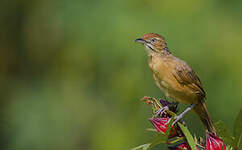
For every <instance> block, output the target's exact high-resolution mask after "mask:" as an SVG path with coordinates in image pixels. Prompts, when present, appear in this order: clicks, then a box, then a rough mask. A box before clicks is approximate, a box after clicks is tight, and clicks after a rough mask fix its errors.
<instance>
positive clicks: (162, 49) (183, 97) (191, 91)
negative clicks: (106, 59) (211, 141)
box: [135, 33, 216, 135]
mask: <svg viewBox="0 0 242 150" xmlns="http://www.w3.org/2000/svg"><path fill="white" fill-rule="evenodd" d="M135 42H138V43H141V44H143V45H144V47H145V50H146V52H147V54H148V66H149V68H150V69H151V72H152V76H153V79H154V81H155V83H156V85H157V86H158V87H159V88H160V90H161V91H163V93H164V95H165V96H166V97H168V98H169V99H171V100H173V101H175V102H178V103H183V104H189V105H190V106H189V107H187V109H186V110H185V111H184V112H182V113H181V114H180V115H178V116H176V117H175V122H177V121H179V120H180V119H181V118H182V117H183V116H184V115H185V114H186V113H187V112H188V111H190V110H193V111H194V112H195V113H196V114H197V115H198V116H199V118H200V120H201V121H202V123H203V124H204V126H205V128H206V131H209V132H211V133H213V134H215V135H216V130H215V127H214V124H213V121H212V119H211V117H210V114H209V112H208V110H207V107H206V102H205V99H206V93H205V90H204V89H203V87H202V83H201V81H200V79H199V77H198V76H197V74H196V73H195V72H194V71H193V69H192V68H191V67H190V66H189V65H188V64H187V63H186V62H185V61H184V60H182V59H180V58H178V57H176V56H174V55H173V54H172V53H171V51H170V49H169V48H168V46H167V43H166V40H165V38H164V37H163V36H161V35H159V34H157V33H147V34H145V35H143V36H142V37H140V38H138V39H136V40H135ZM161 111H164V110H160V112H161ZM158 113H159V112H158Z"/></svg>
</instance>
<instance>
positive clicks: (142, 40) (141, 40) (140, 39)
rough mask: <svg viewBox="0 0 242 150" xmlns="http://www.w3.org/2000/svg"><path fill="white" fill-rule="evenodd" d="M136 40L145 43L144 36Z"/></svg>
mask: <svg viewBox="0 0 242 150" xmlns="http://www.w3.org/2000/svg"><path fill="white" fill-rule="evenodd" d="M135 42H138V43H145V40H144V39H142V38H138V39H136V40H135Z"/></svg>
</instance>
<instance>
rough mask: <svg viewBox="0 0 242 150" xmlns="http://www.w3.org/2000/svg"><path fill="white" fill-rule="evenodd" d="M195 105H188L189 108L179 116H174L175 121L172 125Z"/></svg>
mask: <svg viewBox="0 0 242 150" xmlns="http://www.w3.org/2000/svg"><path fill="white" fill-rule="evenodd" d="M195 105H196V104H192V105H190V106H189V107H187V109H186V110H185V111H183V112H182V113H181V114H180V115H178V116H175V118H174V119H175V120H174V122H173V123H172V124H173V125H174V124H175V123H176V122H177V121H179V120H180V119H181V118H182V117H183V116H184V115H185V114H186V113H187V112H189V111H190V110H192V108H193V107H194V106H195Z"/></svg>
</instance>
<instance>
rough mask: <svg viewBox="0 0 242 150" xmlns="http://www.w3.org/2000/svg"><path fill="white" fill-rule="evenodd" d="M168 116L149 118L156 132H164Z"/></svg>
mask: <svg viewBox="0 0 242 150" xmlns="http://www.w3.org/2000/svg"><path fill="white" fill-rule="evenodd" d="M169 119H170V118H149V121H150V122H151V123H152V124H153V126H154V127H155V128H156V130H157V132H161V133H165V132H166V129H167V127H168V122H169Z"/></svg>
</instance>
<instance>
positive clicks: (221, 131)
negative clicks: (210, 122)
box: [214, 120, 234, 147]
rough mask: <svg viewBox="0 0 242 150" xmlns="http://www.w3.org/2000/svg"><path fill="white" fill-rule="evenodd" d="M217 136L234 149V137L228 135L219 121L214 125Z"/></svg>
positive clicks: (224, 126) (227, 131)
mask: <svg viewBox="0 0 242 150" xmlns="http://www.w3.org/2000/svg"><path fill="white" fill-rule="evenodd" d="M214 126H215V128H216V131H217V133H218V135H219V136H220V137H221V138H222V139H223V141H224V142H225V143H226V145H231V146H233V147H234V137H233V136H231V134H230V133H229V130H228V128H227V127H226V125H225V124H224V123H223V122H222V121H221V120H220V121H218V122H216V123H215V124H214Z"/></svg>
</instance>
